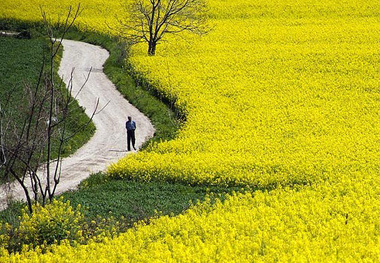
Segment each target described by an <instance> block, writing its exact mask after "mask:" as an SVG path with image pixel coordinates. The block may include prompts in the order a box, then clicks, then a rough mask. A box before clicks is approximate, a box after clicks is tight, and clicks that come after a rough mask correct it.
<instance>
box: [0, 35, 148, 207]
mask: <svg viewBox="0 0 380 263" xmlns="http://www.w3.org/2000/svg"><path fill="white" fill-rule="evenodd" d="M62 44H63V48H64V51H63V57H62V61H61V65H60V68H59V71H58V73H59V75H60V76H61V78H62V79H63V80H64V82H65V83H66V85H67V84H68V81H69V80H70V75H71V72H72V70H73V68H74V73H73V96H75V95H76V94H77V93H78V91H79V89H80V87H81V86H82V85H83V83H84V81H85V79H86V77H87V75H88V72H89V70H90V68H92V71H91V74H90V77H89V80H88V82H87V83H86V85H85V86H84V88H83V89H82V91H81V92H80V93H79V95H78V97H77V100H78V102H79V104H80V105H81V106H82V107H84V108H85V109H86V114H87V115H89V116H91V114H92V112H93V110H94V108H95V104H96V100H97V98H99V106H98V109H101V108H103V107H104V106H105V105H106V104H107V103H108V105H107V106H106V107H105V108H104V109H103V110H102V111H101V112H100V113H98V114H97V115H95V116H94V118H93V122H94V124H95V126H96V132H95V134H94V136H93V137H92V138H91V139H90V140H89V141H88V142H87V143H86V144H85V145H84V146H83V147H82V148H80V149H79V150H78V151H77V152H75V153H74V154H73V155H71V156H69V157H67V158H64V159H63V161H62V174H61V181H60V183H59V184H58V187H57V193H62V192H65V191H68V190H71V189H75V188H76V187H77V186H78V184H79V183H80V182H81V181H82V180H83V179H85V178H87V177H88V176H89V175H90V174H91V173H94V172H98V171H103V170H105V169H106V167H107V166H108V165H109V164H111V163H113V162H116V161H117V160H118V159H120V158H121V157H123V156H125V155H126V154H128V152H126V131H125V121H126V119H127V116H132V117H133V119H134V120H135V122H136V125H137V129H136V146H137V148H139V147H140V146H141V145H142V144H143V143H144V142H145V141H146V140H147V139H149V138H150V137H152V136H153V134H154V131H155V130H154V127H153V125H152V124H151V122H150V120H149V119H148V118H147V117H146V116H145V115H143V114H142V113H141V112H139V111H138V110H137V109H136V108H135V107H134V106H133V105H132V104H130V103H129V102H128V101H127V100H125V99H124V98H123V96H122V95H121V94H120V93H119V92H118V91H117V90H116V88H115V86H114V84H113V83H112V82H111V81H110V80H109V79H108V78H107V77H106V75H105V74H104V73H103V64H104V62H105V61H106V60H107V58H108V56H109V53H108V51H107V50H105V49H103V48H101V47H98V46H94V45H91V44H87V43H84V42H79V41H72V40H64V41H63V42H62ZM23 197H24V192H23V190H22V189H21V187H19V186H18V185H17V184H15V183H12V184H8V185H3V186H0V210H3V209H5V208H6V206H7V200H8V199H9V198H13V199H16V200H21V199H23Z"/></svg>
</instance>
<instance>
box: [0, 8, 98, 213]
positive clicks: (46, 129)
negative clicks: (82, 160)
mask: <svg viewBox="0 0 380 263" xmlns="http://www.w3.org/2000/svg"><path fill="white" fill-rule="evenodd" d="M80 12H81V8H80V6H78V7H77V9H76V10H74V12H73V10H72V9H71V7H70V9H69V12H68V15H67V17H66V19H65V20H64V21H63V23H59V25H60V26H61V28H60V32H61V37H60V39H58V40H57V39H56V38H55V37H54V33H55V32H54V31H55V30H54V29H53V26H52V23H51V21H49V20H48V19H47V16H46V14H45V12H43V11H42V16H43V19H44V22H45V25H46V28H47V32H48V36H49V40H50V41H49V43H50V52H49V57H48V64H46V63H45V61H46V58H44V59H43V61H44V62H43V65H42V66H41V70H40V74H39V76H38V79H37V83H36V84H35V85H26V84H25V87H24V90H25V100H26V101H27V103H26V104H25V105H21V106H20V108H19V109H18V112H19V116H18V117H17V118H15V116H12V113H11V111H7V110H6V109H7V108H8V107H7V106H8V103H9V102H11V101H12V93H11V94H9V97H8V98H6V100H5V103H4V105H5V107H3V108H2V107H1V105H0V168H1V169H2V170H3V171H4V176H5V177H8V178H9V177H12V178H14V180H16V181H17V182H18V183H19V185H20V186H21V187H22V188H23V190H24V193H25V198H26V201H27V204H28V208H29V211H30V212H31V213H32V212H33V211H32V204H33V202H39V201H41V203H42V205H45V204H46V202H48V201H51V200H52V198H53V197H54V195H55V192H56V189H57V185H58V184H59V181H60V175H61V163H62V155H61V154H62V151H63V146H64V144H65V143H67V141H68V140H69V139H70V138H72V137H73V136H74V135H75V134H77V133H78V132H79V131H81V130H83V129H84V128H85V127H86V126H87V125H88V124H89V123H90V122H91V120H92V118H93V116H94V115H95V114H96V111H97V108H98V103H99V100H97V101H96V102H95V106H94V107H95V110H94V111H93V114H92V116H91V117H90V120H89V121H88V123H86V124H85V125H83V126H82V127H80V128H79V129H78V130H77V131H74V133H71V134H68V133H67V121H68V117H69V116H70V114H71V113H72V112H73V111H74V110H75V108H73V106H71V105H72V104H73V101H74V98H73V96H72V95H73V94H72V88H73V81H72V78H73V72H72V73H71V78H70V81H69V85H68V87H67V89H64V88H63V83H62V82H61V81H58V83H56V81H55V79H54V74H55V73H54V72H55V70H54V61H55V59H56V57H57V54H58V52H59V49H60V48H61V45H62V44H61V42H62V40H63V38H64V36H65V35H66V33H67V32H68V30H69V29H70V27H71V26H72V25H73V23H74V21H75V20H76V18H77V17H78V15H79V14H80ZM90 72H91V71H90ZM89 75H90V73H89V74H88V76H87V78H86V80H85V81H84V83H83V86H82V87H81V89H80V90H82V88H83V87H84V85H85V84H86V82H87V80H88V78H89ZM64 90H65V91H64ZM76 96H77V94H76V95H75V97H76ZM17 120H18V121H17ZM20 120H21V123H20ZM53 145H55V148H56V150H55V151H53V150H52V149H53Z"/></svg>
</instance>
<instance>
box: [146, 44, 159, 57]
mask: <svg viewBox="0 0 380 263" xmlns="http://www.w3.org/2000/svg"><path fill="white" fill-rule="evenodd" d="M156 47H157V43H156V42H149V48H148V55H149V56H154V55H155V54H156Z"/></svg>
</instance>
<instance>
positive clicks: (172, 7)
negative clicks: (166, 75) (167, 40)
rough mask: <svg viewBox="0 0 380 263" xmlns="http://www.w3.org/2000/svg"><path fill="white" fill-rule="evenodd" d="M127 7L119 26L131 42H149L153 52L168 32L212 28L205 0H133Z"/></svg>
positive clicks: (197, 31) (205, 30)
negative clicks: (209, 24) (209, 25)
mask: <svg viewBox="0 0 380 263" xmlns="http://www.w3.org/2000/svg"><path fill="white" fill-rule="evenodd" d="M124 8H125V10H126V12H127V15H126V17H125V18H123V19H120V18H119V17H116V19H117V20H118V22H119V24H120V26H121V28H119V29H118V30H120V31H121V32H122V33H123V34H124V35H125V38H126V39H127V40H128V42H129V43H130V44H136V43H140V42H146V43H147V44H148V54H149V55H151V56H154V55H155V54H156V48H157V44H158V43H159V42H160V41H161V40H162V39H163V38H164V36H165V35H166V34H178V33H181V32H183V31H188V32H192V33H195V34H199V35H202V34H205V33H207V32H208V25H207V16H206V14H207V8H206V4H205V1H204V0H133V1H132V2H130V1H128V2H127V4H125V5H124Z"/></svg>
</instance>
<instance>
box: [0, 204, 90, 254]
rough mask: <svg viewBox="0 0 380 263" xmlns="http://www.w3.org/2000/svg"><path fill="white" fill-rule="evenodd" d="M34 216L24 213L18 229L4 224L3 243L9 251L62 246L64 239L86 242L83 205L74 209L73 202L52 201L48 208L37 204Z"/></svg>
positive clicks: (0, 241)
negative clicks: (58, 244) (54, 245)
mask: <svg viewBox="0 0 380 263" xmlns="http://www.w3.org/2000/svg"><path fill="white" fill-rule="evenodd" d="M33 211H34V213H33V214H30V213H29V212H28V210H27V209H26V208H24V209H23V210H22V215H21V217H20V218H19V219H20V220H19V225H18V226H16V227H15V226H11V225H9V224H4V225H3V226H2V228H1V232H2V235H0V243H1V244H3V246H4V247H5V248H7V249H8V251H10V252H15V251H20V250H21V249H22V248H23V247H25V246H28V247H30V248H34V247H37V246H46V245H51V244H56V243H60V241H61V240H64V239H66V240H70V241H72V242H83V240H84V238H83V233H82V228H83V227H82V226H83V225H84V223H85V219H84V216H83V214H82V213H81V212H80V205H78V207H77V208H76V209H73V208H72V207H71V205H70V201H67V202H63V201H62V200H61V199H60V200H53V202H51V203H49V204H47V205H46V206H41V205H40V204H36V205H34V207H33Z"/></svg>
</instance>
